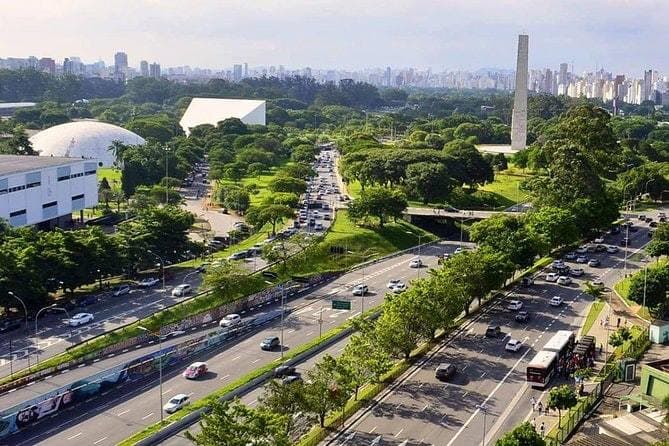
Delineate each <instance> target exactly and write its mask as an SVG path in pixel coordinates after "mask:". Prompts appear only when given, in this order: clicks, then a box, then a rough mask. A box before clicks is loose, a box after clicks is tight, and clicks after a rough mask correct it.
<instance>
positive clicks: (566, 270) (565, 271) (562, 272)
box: [555, 265, 571, 276]
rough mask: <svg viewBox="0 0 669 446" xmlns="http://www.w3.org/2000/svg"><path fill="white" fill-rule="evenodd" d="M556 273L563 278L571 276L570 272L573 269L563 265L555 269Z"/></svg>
mask: <svg viewBox="0 0 669 446" xmlns="http://www.w3.org/2000/svg"><path fill="white" fill-rule="evenodd" d="M555 271H556V272H557V273H558V274H559V275H561V276H567V275H569V271H571V267H569V266H567V265H563V266H559V267H557V268H555Z"/></svg>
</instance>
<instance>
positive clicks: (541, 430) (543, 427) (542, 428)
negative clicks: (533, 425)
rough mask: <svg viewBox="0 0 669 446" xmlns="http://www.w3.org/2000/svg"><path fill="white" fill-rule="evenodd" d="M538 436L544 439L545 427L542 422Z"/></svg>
mask: <svg viewBox="0 0 669 446" xmlns="http://www.w3.org/2000/svg"><path fill="white" fill-rule="evenodd" d="M539 434H540V435H541V438H544V435H545V434H546V425H545V424H544V422H543V421H542V422H541V426H539Z"/></svg>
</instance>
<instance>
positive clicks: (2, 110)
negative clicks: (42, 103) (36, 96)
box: [0, 102, 37, 116]
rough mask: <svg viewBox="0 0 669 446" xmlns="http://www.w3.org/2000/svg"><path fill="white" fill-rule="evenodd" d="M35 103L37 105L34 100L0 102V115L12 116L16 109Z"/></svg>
mask: <svg viewBox="0 0 669 446" xmlns="http://www.w3.org/2000/svg"><path fill="white" fill-rule="evenodd" d="M35 105H37V103H35V102H0V116H12V115H13V114H14V112H15V111H16V110H19V109H21V108H31V107H34V106H35Z"/></svg>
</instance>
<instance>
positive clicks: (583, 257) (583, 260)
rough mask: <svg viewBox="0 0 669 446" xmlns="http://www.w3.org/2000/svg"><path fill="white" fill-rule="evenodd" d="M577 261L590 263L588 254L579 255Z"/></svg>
mask: <svg viewBox="0 0 669 446" xmlns="http://www.w3.org/2000/svg"><path fill="white" fill-rule="evenodd" d="M576 263H588V258H587V257H586V256H578V257H577V258H576Z"/></svg>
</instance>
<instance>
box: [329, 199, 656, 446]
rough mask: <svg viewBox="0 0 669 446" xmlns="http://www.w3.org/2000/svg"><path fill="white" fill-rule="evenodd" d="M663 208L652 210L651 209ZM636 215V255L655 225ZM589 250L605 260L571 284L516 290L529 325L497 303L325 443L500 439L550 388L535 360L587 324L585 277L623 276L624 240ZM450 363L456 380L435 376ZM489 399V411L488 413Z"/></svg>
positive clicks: (351, 445)
mask: <svg viewBox="0 0 669 446" xmlns="http://www.w3.org/2000/svg"><path fill="white" fill-rule="evenodd" d="M656 214H657V213H656V212H646V215H655V216H656ZM633 222H634V225H635V226H637V227H639V228H640V229H639V231H638V232H630V239H631V243H630V245H629V247H628V252H629V253H630V254H631V253H633V252H635V251H637V250H638V249H640V248H641V247H642V246H643V245H645V244H646V243H647V242H648V241H649V238H648V236H647V225H646V224H645V223H640V222H639V221H638V220H633ZM623 236H624V235H623V234H621V235H611V236H608V237H607V239H606V240H605V243H607V244H614V245H616V246H619V245H620V239H621V237H623ZM588 256H589V257H590V258H592V257H595V258H599V259H600V260H601V262H602V264H601V266H600V267H597V268H592V267H589V266H587V265H579V266H583V267H584V269H585V271H586V273H585V275H584V276H582V277H580V278H578V279H574V282H575V283H574V284H572V285H571V286H568V287H566V286H560V285H557V284H555V283H548V282H546V281H544V280H537V281H536V283H535V285H533V286H531V287H528V288H520V287H518V288H516V289H514V290H513V298H514V299H519V300H521V301H522V302H523V303H524V307H525V308H524V309H526V310H528V311H530V313H531V314H532V318H531V321H530V323H529V324H526V325H523V324H520V323H517V322H515V320H514V318H513V317H514V313H513V312H511V311H509V310H506V309H505V301H498V302H496V303H495V304H494V305H492V306H490V307H488V308H486V309H485V310H484V311H482V312H481V313H480V314H479V315H477V316H476V317H475V318H474V319H473V320H472V321H471V322H470V323H468V324H466V325H465V326H464V328H463V329H462V330H460V331H458V332H457V333H456V334H454V335H453V336H452V337H450V338H449V339H447V340H446V341H445V342H444V343H443V344H442V345H441V346H439V347H438V348H437V349H435V350H434V351H433V352H431V354H430V355H429V356H428V357H426V358H425V359H424V360H423V361H421V362H420V363H419V364H418V365H417V366H415V367H412V368H411V369H410V370H409V371H407V373H405V375H403V376H402V377H401V378H400V379H399V380H398V382H397V383H396V384H395V385H394V386H393V387H392V388H391V389H390V390H388V391H387V392H386V393H384V394H382V395H381V396H380V397H379V399H378V404H376V405H375V406H374V407H373V409H371V410H367V409H366V410H363V411H361V412H359V413H358V414H356V415H354V417H352V418H351V419H350V420H349V422H350V423H352V425H349V427H347V429H346V431H345V432H343V433H342V434H340V435H339V436H338V437H337V438H330V439H329V440H328V441H327V442H326V443H324V444H329V445H344V444H345V445H348V446H355V445H369V444H371V443H372V442H373V441H375V440H377V439H378V441H381V444H383V445H395V444H404V445H407V446H408V445H419V444H422V445H439V446H452V445H463V446H464V445H473V444H482V442H483V436H484V435H485V444H494V441H495V440H496V439H497V438H499V437H500V436H501V435H502V434H503V433H505V432H507V431H509V430H511V429H513V428H514V427H515V426H516V425H517V424H518V423H520V422H522V421H523V420H524V419H526V417H528V416H529V414H530V410H531V406H530V403H529V400H530V398H531V397H532V396H533V397H535V398H537V399H538V398H539V397H540V396H541V394H542V392H541V391H539V390H535V389H532V388H530V387H529V386H528V385H527V384H526V382H525V366H526V365H527V363H528V362H529V361H530V360H531V359H532V357H533V356H534V354H535V353H536V352H537V351H539V350H541V348H542V347H543V345H544V344H545V342H546V341H547V340H548V339H550V337H551V335H552V334H553V333H554V332H556V331H557V330H572V331H574V332H576V331H578V328H579V327H580V326H581V325H582V323H583V318H584V316H585V313H586V310H587V307H588V304H589V303H590V302H591V301H592V298H591V297H590V296H588V295H586V294H584V293H583V292H582V289H581V288H580V284H582V283H583V282H585V281H586V280H592V279H593V278H595V277H599V278H601V279H602V280H603V281H604V283H605V284H606V286H607V287H609V288H610V287H612V286H613V284H614V283H616V282H617V281H618V280H619V279H620V277H621V276H622V274H623V267H624V260H623V259H624V256H625V248H624V247H621V248H620V251H619V252H618V253H617V254H607V253H597V254H588ZM571 266H572V267H573V266H574V264H573V263H572V264H571ZM627 268H628V270H629V271H632V270H634V269H638V268H639V261H638V260H632V259H628V261H627ZM555 295H559V296H562V297H563V298H564V300H565V303H564V304H563V305H562V306H561V307H559V308H555V307H551V306H549V305H548V300H549V299H550V297H552V296H555ZM490 323H495V324H498V325H500V326H501V327H502V332H503V335H504V338H503V339H502V338H501V337H500V338H498V339H491V338H486V337H485V336H484V333H485V329H486V327H487V326H488V324H490ZM510 337H513V338H515V339H519V340H521V341H523V343H524V347H523V348H521V349H520V350H519V351H518V352H517V353H511V352H507V351H505V350H504V345H505V343H506V342H507V341H508V339H509V338H510ZM598 342H603V343H606V341H605V340H598ZM444 362H449V363H453V364H454V365H456V367H457V369H458V373H457V374H456V375H455V376H454V377H453V379H452V380H450V381H448V382H441V381H438V380H437V379H436V378H435V376H434V371H435V368H436V367H437V366H438V365H439V364H440V363H444ZM553 382H554V383H555V382H559V380H558V379H554V381H553ZM477 406H478V407H477ZM482 406H483V407H484V409H485V410H486V412H487V414H486V416H485V420H484V414H483V413H482V412H481V409H480V407H482ZM484 423H485V427H484ZM484 432H485V434H484ZM379 437H380V438H379ZM405 442H406V443H405Z"/></svg>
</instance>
